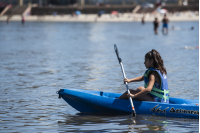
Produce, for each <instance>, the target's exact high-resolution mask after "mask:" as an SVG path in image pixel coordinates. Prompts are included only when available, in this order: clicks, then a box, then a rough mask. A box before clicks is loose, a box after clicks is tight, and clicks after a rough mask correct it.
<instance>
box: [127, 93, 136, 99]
mask: <svg viewBox="0 0 200 133" xmlns="http://www.w3.org/2000/svg"><path fill="white" fill-rule="evenodd" d="M127 96H128V97H132V98H134V96H135V95H133V94H131V93H130V94H127Z"/></svg>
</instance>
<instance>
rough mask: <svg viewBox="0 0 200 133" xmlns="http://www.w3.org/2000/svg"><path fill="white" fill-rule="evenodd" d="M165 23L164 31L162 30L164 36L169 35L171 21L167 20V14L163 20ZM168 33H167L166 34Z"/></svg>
mask: <svg viewBox="0 0 200 133" xmlns="http://www.w3.org/2000/svg"><path fill="white" fill-rule="evenodd" d="M162 22H163V29H162V32H163V34H168V23H169V19H168V18H167V15H166V14H165V15H164V18H163V20H162ZM165 31H166V33H165Z"/></svg>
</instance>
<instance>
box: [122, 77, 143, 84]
mask: <svg viewBox="0 0 200 133" xmlns="http://www.w3.org/2000/svg"><path fill="white" fill-rule="evenodd" d="M143 80H144V76H140V77H137V78H132V79H127V78H125V79H124V83H125V82H128V83H130V82H139V81H143Z"/></svg>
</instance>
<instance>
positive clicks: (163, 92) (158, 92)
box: [119, 49, 169, 103]
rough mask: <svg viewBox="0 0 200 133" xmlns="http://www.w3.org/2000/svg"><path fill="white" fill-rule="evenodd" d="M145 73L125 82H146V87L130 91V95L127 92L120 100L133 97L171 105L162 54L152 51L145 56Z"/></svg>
mask: <svg viewBox="0 0 200 133" xmlns="http://www.w3.org/2000/svg"><path fill="white" fill-rule="evenodd" d="M144 64H145V67H146V68H147V70H146V71H145V73H144V75H143V76H140V77H137V78H132V79H127V78H125V79H124V82H127V83H130V82H138V81H144V87H143V86H141V87H138V88H137V89H136V90H130V94H128V93H127V92H125V93H124V94H122V95H121V96H120V97H119V99H128V98H129V97H132V98H133V99H134V100H139V101H152V102H162V103H169V90H168V83H167V76H166V74H167V71H166V69H165V67H164V63H163V59H162V58H161V56H160V54H159V53H158V52H157V51H156V50H155V49H152V50H151V51H150V52H148V53H147V54H146V55H145V62H144Z"/></svg>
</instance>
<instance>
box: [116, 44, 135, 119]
mask: <svg viewBox="0 0 200 133" xmlns="http://www.w3.org/2000/svg"><path fill="white" fill-rule="evenodd" d="M114 49H115V53H116V55H117V59H118V61H119V64H120V66H121V69H122V74H123V77H124V79H125V78H126V74H125V71H124V67H123V64H122V60H121V58H119V51H118V49H117V45H116V44H114ZM125 84H126V89H127V92H128V94H130V91H129V88H128V83H127V82H125ZM129 100H130V102H131V107H132V111H133V114H132V115H133V117H135V116H136V112H135V108H134V105H133V101H132V98H131V97H129Z"/></svg>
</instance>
